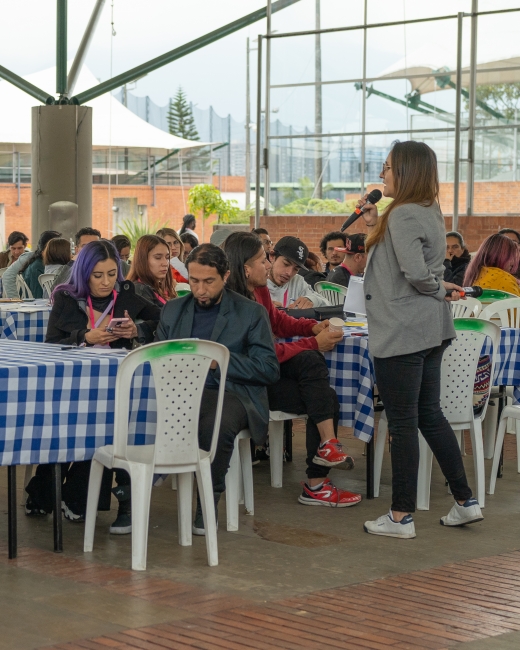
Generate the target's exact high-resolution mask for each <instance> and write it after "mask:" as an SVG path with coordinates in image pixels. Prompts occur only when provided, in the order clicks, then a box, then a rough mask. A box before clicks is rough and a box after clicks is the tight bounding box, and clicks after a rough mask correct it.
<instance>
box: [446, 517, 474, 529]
mask: <svg viewBox="0 0 520 650" xmlns="http://www.w3.org/2000/svg"><path fill="white" fill-rule="evenodd" d="M479 521H484V517H476V518H475V519H470V520H469V521H462V522H461V523H460V524H445V523H444V522H443V521H442V519H441V520H440V522H441V526H446V527H447V528H460V527H461V526H467V525H468V524H476V523H477V522H479Z"/></svg>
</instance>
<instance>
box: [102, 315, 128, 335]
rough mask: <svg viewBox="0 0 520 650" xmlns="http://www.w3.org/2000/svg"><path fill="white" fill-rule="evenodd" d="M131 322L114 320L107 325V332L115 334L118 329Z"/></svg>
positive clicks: (121, 319)
mask: <svg viewBox="0 0 520 650" xmlns="http://www.w3.org/2000/svg"><path fill="white" fill-rule="evenodd" d="M129 320H130V319H129V318H112V319H111V320H110V323H109V324H108V325H107V328H106V331H107V332H113V331H114V330H115V329H117V328H118V327H121V325H124V324H126V323H128V321H129Z"/></svg>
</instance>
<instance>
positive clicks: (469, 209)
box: [466, 0, 478, 216]
mask: <svg viewBox="0 0 520 650" xmlns="http://www.w3.org/2000/svg"><path fill="white" fill-rule="evenodd" d="M477 11H478V0H472V2H471V52H470V63H469V76H470V81H469V84H470V85H469V130H468V179H467V184H466V185H467V186H466V214H467V215H468V216H470V215H472V214H473V207H474V206H473V203H474V189H475V117H476V116H475V113H476V98H477Z"/></svg>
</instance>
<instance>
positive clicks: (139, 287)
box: [134, 282, 164, 309]
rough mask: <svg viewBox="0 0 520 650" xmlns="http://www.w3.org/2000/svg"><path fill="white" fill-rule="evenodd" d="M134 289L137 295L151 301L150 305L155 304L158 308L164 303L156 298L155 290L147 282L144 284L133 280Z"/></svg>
mask: <svg viewBox="0 0 520 650" xmlns="http://www.w3.org/2000/svg"><path fill="white" fill-rule="evenodd" d="M134 289H135V292H136V294H137V295H138V296H140V297H141V298H144V299H145V300H148V302H151V303H152V305H155V306H156V307H157V308H158V309H162V308H163V307H164V303H162V302H161V301H160V300H159V299H158V298H157V296H156V295H155V291H154V290H153V289H152V287H151V286H150V285H149V284H145V283H144V282H134Z"/></svg>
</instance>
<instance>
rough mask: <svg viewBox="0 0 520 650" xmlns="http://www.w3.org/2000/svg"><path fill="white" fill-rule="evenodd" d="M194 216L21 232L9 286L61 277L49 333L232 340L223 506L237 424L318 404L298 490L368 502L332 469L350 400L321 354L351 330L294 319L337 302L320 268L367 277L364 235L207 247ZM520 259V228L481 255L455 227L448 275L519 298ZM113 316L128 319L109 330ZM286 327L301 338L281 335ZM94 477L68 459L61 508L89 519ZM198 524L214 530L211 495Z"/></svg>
mask: <svg viewBox="0 0 520 650" xmlns="http://www.w3.org/2000/svg"><path fill="white" fill-rule="evenodd" d="M188 216H190V215H187V217H188ZM190 226H191V228H190ZM194 227H195V224H194V223H193V221H190V220H189V219H185V224H184V226H183V228H184V233H183V234H182V235H179V234H178V233H177V232H176V231H175V230H173V229H171V228H162V229H161V230H160V231H158V233H157V234H155V235H152V234H150V235H144V236H143V237H141V238H140V239H139V240H138V241H137V243H136V245H135V249H134V250H133V251H132V250H131V244H130V241H129V240H128V239H127V238H126V237H125V236H123V235H116V236H115V237H114V238H113V239H112V240H111V241H109V240H106V239H103V238H102V237H101V233H100V232H99V231H97V230H95V229H92V228H83V229H81V230H80V231H79V232H78V233H77V235H76V238H75V243H76V253H75V256H74V259H71V250H70V243H69V242H68V241H67V240H66V239H64V238H62V237H61V235H60V233H59V232H56V231H46V232H44V233H42V235H41V237H40V240H39V242H38V246H37V248H36V249H35V251H34V252H30V251H25V246H26V244H27V238H25V236H24V235H23V233H18V232H17V233H12V237H11V236H10V239H8V244H9V246H8V250H7V251H5V253H4V255H5V260H6V263H7V267H8V268H7V269H6V271H5V273H4V278H5V277H6V275H7V274H8V273H9V275H7V291H8V292H12V291H13V290H14V291H15V292H16V283H15V280H16V275H17V274H18V273H22V274H23V277H24V279H25V281H26V283H27V284H28V285H29V286H30V287H31V290H33V288H34V292H33V295H37V294H38V288H40V287H39V284H38V276H39V274H41V273H44V272H45V273H54V274H56V275H57V280H58V281H57V282H56V283H55V285H54V289H53V293H52V296H51V302H52V310H51V314H50V319H49V324H48V329H47V335H46V342H47V343H52V344H58V345H73V346H85V347H90V346H92V347H98V348H106V349H109V348H126V349H128V350H130V349H133V348H134V347H135V346H139V345H146V344H148V343H151V342H153V341H163V340H168V339H176V338H190V337H195V338H200V339H206V340H212V341H216V342H218V343H221V344H222V345H225V346H226V347H227V348H228V349H229V351H230V354H231V357H230V364H229V370H228V376H227V383H226V396H225V405H224V410H223V416H222V423H221V429H220V434H219V440H218V446H217V455H216V457H215V461H214V463H213V466H212V478H213V487H214V500H215V507H216V508H218V503H219V501H220V497H221V495H222V493H223V491H224V490H225V476H226V472H227V470H228V467H229V462H230V458H231V454H232V453H233V448H234V438H235V436H236V435H237V434H238V433H239V431H241V430H242V429H244V428H248V429H249V430H250V432H251V435H252V439H253V441H254V443H255V444H256V445H263V444H264V443H265V441H266V436H267V431H268V423H269V410H282V411H285V412H293V413H298V414H302V415H303V414H305V415H307V416H308V417H307V423H306V449H307V458H306V462H307V477H306V480H305V482H304V483H303V489H302V491H301V493H300V495H299V497H298V501H299V502H300V503H301V504H303V505H322V506H329V507H348V506H353V505H355V504H357V503H359V501H360V500H361V496H360V495H359V494H356V493H355V492H350V491H347V490H344V489H341V488H339V487H336V486H335V485H334V484H333V482H332V481H331V479H330V478H329V472H330V469H331V468H333V467H335V466H337V465H339V464H345V465H346V467H347V468H350V467H352V466H353V464H354V463H353V459H352V458H351V457H350V456H349V455H348V454H347V453H346V452H345V451H344V450H343V449H342V445H341V443H340V441H339V440H338V437H337V433H338V420H339V402H338V397H337V395H336V393H335V391H334V390H333V389H332V388H331V387H330V378H329V372H328V369H327V365H326V363H325V360H324V357H323V355H322V354H321V353H323V352H326V351H330V350H332V349H333V348H334V347H335V346H336V344H337V343H338V342H339V341H341V339H342V333H341V332H339V333H338V332H331V331H330V330H329V327H328V322H327V321H322V322H321V323H320V322H317V321H316V320H314V319H307V318H294V317H292V316H291V315H290V314H291V311H290V310H292V309H298V308H300V309H305V308H309V307H317V306H320V305H327V304H328V303H327V301H326V300H325V299H324V298H323V296H321V295H320V294H319V293H317V292H315V291H313V288H312V287H313V286H314V284H315V283H316V282H317V281H319V280H323V279H326V280H327V281H329V282H334V283H336V284H341V285H344V286H346V287H348V284H349V281H350V278H351V277H352V276H353V275H354V276H362V275H363V272H364V269H365V266H366V261H367V260H366V253H365V235H364V234H362V233H354V234H346V233H341V232H339V231H334V232H330V233H328V234H327V235H325V236H324V237H323V239H322V241H321V244H320V252H321V254H322V256H323V259H320V258H319V257H318V256H317V255H316V254H315V253H313V252H312V251H309V249H308V247H307V246H306V244H305V243H304V242H303V241H302V240H301V239H299V238H297V237H293V236H285V237H282V238H281V239H279V240H278V241H277V242H276V244H275V245H274V246H273V244H272V241H271V238H270V236H269V233H268V231H267V230H266V229H263V228H260V229H256V230H254V231H253V232H251V233H244V232H239V233H233V234H231V235H229V236H228V237H227V239H226V240H225V241H224V243H223V244H222V245H221V246H215V245H213V244H201V245H199V243H198V240H197V239H196V237H195V235H194V233H193V231H192V228H194ZM190 230H191V232H190ZM20 235H21V237H20ZM16 245H17V246H16ZM13 246H14V249H13ZM20 247H23V250H20ZM186 253H187V254H186ZM130 256H131V263H130ZM172 260H175V263H174V264H172ZM519 266H520V235H518V237H516V236H515V231H512V230H508V231H507V232H504V231H501V232H500V233H497V234H495V235H491V236H490V237H488V238H487V239H486V240H485V241H484V242H483V243H482V245H481V246H480V248H479V250H478V251H477V253H476V254H475V255H474V256H473V259H471V255H470V254H469V251H468V249H467V247H466V246H465V243H464V239H463V237H462V235H461V234H460V233H458V232H449V233H448V234H447V235H446V263H445V267H446V274H451V275H449V277H450V278H452V279H451V280H450V281H452V282H454V283H455V284H459V285H460V286H463V285H464V286H469V285H479V286H482V287H483V288H492V289H497V290H502V291H507V292H509V293H511V294H514V295H518V296H520V287H519V284H518V280H517V278H516V276H517V275H518V272H519ZM177 282H188V283H189V285H190V289H191V292H190V293H188V294H187V295H185V296H184V297H182V298H178V297H177V292H176V289H175V287H176V284H177ZM36 284H38V287H36ZM13 287H14V289H13ZM5 288H6V287H5V280H4V291H5ZM40 290H41V288H40ZM16 295H17V294H16ZM286 311H288V313H286ZM292 313H295V312H292ZM112 318H124V319H126V321H125V322H124V323H123V324H121V325H120V326H118V327H117V328H114V327H111V328H109V327H108V325H109V322H110V321H111V320H112ZM288 338H295V339H296V340H294V341H292V342H282V340H283V339H288ZM219 377H220V375H219V369H218V368H216V367H215V368H212V369H211V370H210V372H209V374H208V377H207V379H206V383H205V388H204V394H203V400H202V408H201V413H200V420H199V440H200V444H201V447H202V448H204V449H208V448H209V444H210V439H211V433H212V424H213V419H214V414H215V409H216V400H217V391H216V388H218V382H219ZM88 475H89V463H88V462H83V463H82V462H79V463H73V464H72V465H71V466H67V467H65V468H64V472H63V480H64V486H63V501H64V504H63V511H64V513H65V517H66V518H67V519H70V520H71V521H74V522H81V521H84V514H85V506H86V497H87V487H88ZM50 480H51V476H50V473H49V470H48V467H46V466H40V467H39V468H38V470H37V473H36V476H35V477H34V478H33V479H32V481H31V483H30V484H29V485H28V487H27V492H28V495H29V496H28V499H27V503H26V512H27V514H30V515H35V514H43V513H47V512H50V510H51V509H52V502H51V499H50ZM115 484H116V485H115V487H114V488H112V475H110V476H109V477H108V479H107V480H105V481H104V483H103V485H104V487H103V489H102V495H101V498H100V509H109V507H110V490H112V493H113V494H114V495H115V496H116V498H117V499H118V502H119V510H118V514H117V517H116V520H115V521H114V522H113V524H112V525H111V527H110V532H111V533H113V534H126V533H129V532H131V510H130V506H131V486H130V480H129V477H128V475H127V474H126V473H125V472H116V476H115ZM46 486H47V487H46ZM193 530H194V532H195V533H196V534H199V535H204V533H205V531H204V521H203V516H202V511H201V507H200V503H199V502H198V505H197V510H196V514H195V520H194V525H193Z"/></svg>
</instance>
